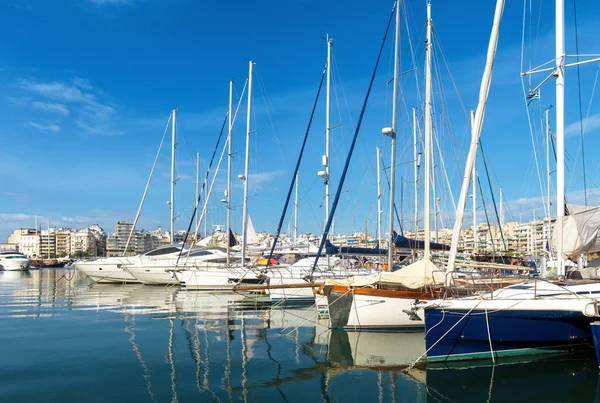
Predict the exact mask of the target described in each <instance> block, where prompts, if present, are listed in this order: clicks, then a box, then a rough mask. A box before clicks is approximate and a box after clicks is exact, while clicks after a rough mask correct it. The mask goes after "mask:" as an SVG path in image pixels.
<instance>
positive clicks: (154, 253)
mask: <svg viewBox="0 0 600 403" xmlns="http://www.w3.org/2000/svg"><path fill="white" fill-rule="evenodd" d="M175 252H179V248H178V247H176V246H171V247H168V248H160V249H154V250H151V251H150V252H146V256H159V255H166V254H168V253H175Z"/></svg>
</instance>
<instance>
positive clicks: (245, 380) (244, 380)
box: [240, 312, 248, 402]
mask: <svg viewBox="0 0 600 403" xmlns="http://www.w3.org/2000/svg"><path fill="white" fill-rule="evenodd" d="M241 316H242V328H241V329H240V330H241V331H240V334H241V337H242V397H243V398H244V402H248V370H247V368H246V364H247V363H248V357H247V355H246V350H247V347H246V321H245V318H244V313H243V312H242V315H241Z"/></svg>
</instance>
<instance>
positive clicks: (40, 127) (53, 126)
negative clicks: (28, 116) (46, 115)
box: [25, 122, 60, 133]
mask: <svg viewBox="0 0 600 403" xmlns="http://www.w3.org/2000/svg"><path fill="white" fill-rule="evenodd" d="M25 124H26V125H27V126H31V127H35V128H36V129H38V130H46V131H49V132H54V133H56V132H58V131H59V130H60V126H58V125H57V124H54V123H49V124H47V125H45V124H42V123H36V122H25Z"/></svg>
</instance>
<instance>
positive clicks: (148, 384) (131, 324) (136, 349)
mask: <svg viewBox="0 0 600 403" xmlns="http://www.w3.org/2000/svg"><path fill="white" fill-rule="evenodd" d="M125 322H127V323H129V326H127V327H126V328H125V332H127V333H129V334H130V335H131V337H130V338H129V342H130V343H131V346H132V348H133V352H134V353H135V356H136V357H137V359H138V361H139V363H140V365H141V367H142V369H143V370H144V375H143V377H144V382H146V389H147V390H148V394H149V395H150V398H151V399H152V401H153V402H156V401H157V400H156V396H155V395H154V392H152V383H151V382H150V370H149V369H148V366H147V365H146V361H144V357H142V352H141V351H140V349H139V346H138V345H137V342H136V341H135V332H134V331H133V329H134V327H135V325H136V323H135V321H129V315H128V313H127V311H126V312H125Z"/></svg>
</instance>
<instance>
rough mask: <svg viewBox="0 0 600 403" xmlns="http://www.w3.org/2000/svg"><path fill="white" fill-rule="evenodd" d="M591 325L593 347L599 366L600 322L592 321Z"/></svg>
mask: <svg viewBox="0 0 600 403" xmlns="http://www.w3.org/2000/svg"><path fill="white" fill-rule="evenodd" d="M591 325H592V326H591V327H592V335H593V338H594V347H595V349H596V359H597V360H598V364H599V366H600V322H594V323H592V324H591Z"/></svg>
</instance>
